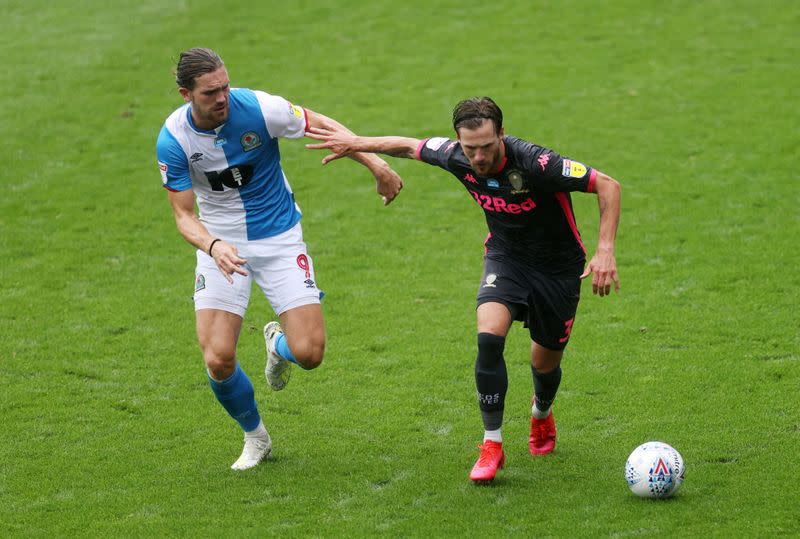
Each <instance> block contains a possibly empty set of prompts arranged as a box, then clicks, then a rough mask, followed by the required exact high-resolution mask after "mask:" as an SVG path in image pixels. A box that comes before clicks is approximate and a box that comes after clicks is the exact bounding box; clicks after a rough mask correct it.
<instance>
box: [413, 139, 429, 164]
mask: <svg viewBox="0 0 800 539" xmlns="http://www.w3.org/2000/svg"><path fill="white" fill-rule="evenodd" d="M428 140H430V139H427V138H426V139H423V140H420V141H419V144H417V151H415V152H414V159H416V160H417V161H422V158H421V157H420V154H421V153H422V147H423V146H425V143H426V142H428Z"/></svg>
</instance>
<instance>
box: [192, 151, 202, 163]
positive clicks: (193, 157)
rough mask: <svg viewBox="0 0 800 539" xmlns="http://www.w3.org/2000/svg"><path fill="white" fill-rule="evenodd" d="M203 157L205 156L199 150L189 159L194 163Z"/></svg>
mask: <svg viewBox="0 0 800 539" xmlns="http://www.w3.org/2000/svg"><path fill="white" fill-rule="evenodd" d="M202 158H203V154H201V153H200V152H197V153H193V154H192V156H191V157H190V158H189V161H191V162H192V163H197V162H198V161H200V160H201V159H202Z"/></svg>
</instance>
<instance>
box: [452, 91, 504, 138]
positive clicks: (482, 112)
mask: <svg viewBox="0 0 800 539" xmlns="http://www.w3.org/2000/svg"><path fill="white" fill-rule="evenodd" d="M484 120H491V121H493V122H494V132H495V133H497V134H498V135H499V134H500V130H501V129H502V128H503V111H501V110H500V107H498V106H497V103H495V102H494V101H493V100H492V98H491V97H473V98H470V99H465V100H463V101H461V102H459V103H458V105H456V108H454V109H453V129H455V130H456V133H458V129H459V128H460V127H466V128H467V129H477V128H478V127H480V126H481V124H482V123H483V121H484Z"/></svg>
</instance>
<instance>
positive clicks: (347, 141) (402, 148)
mask: <svg viewBox="0 0 800 539" xmlns="http://www.w3.org/2000/svg"><path fill="white" fill-rule="evenodd" d="M306 136H307V137H309V138H313V139H315V140H321V141H322V142H321V143H319V144H306V148H309V149H312V150H330V151H331V153H330V154H329V155H326V156H325V157H324V158H323V159H322V164H323V165H327V164H328V163H330V162H331V161H333V160H334V159H339V158H341V157H348V156H352V155H353V154H354V153H355V152H370V153H382V154H386V155H391V156H392V157H405V158H406V159H415V158H416V153H417V148H418V147H419V144H420V142H422V141H420V140H419V139H415V138H408V137H358V136H356V135H354V134H353V133H351V132H349V131H346V130H338V129H325V128H323V129H319V128H313V127H312V128H310V129H309V130H308V132H307V133H306Z"/></svg>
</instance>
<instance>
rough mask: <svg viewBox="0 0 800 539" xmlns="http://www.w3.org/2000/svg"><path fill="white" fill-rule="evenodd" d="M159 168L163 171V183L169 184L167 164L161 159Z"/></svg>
mask: <svg viewBox="0 0 800 539" xmlns="http://www.w3.org/2000/svg"><path fill="white" fill-rule="evenodd" d="M158 170H160V171H161V183H163V184H164V185H167V164H166V163H162V162H161V161H159V162H158Z"/></svg>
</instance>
